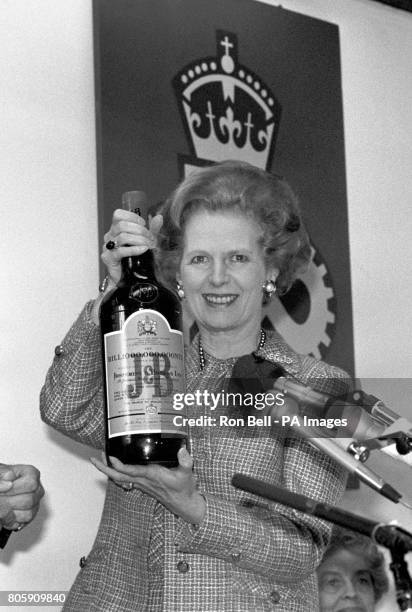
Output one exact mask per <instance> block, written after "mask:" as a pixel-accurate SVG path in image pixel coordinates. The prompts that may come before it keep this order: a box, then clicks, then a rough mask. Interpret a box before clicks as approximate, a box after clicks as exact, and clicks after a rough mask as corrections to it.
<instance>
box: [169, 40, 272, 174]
mask: <svg viewBox="0 0 412 612" xmlns="http://www.w3.org/2000/svg"><path fill="white" fill-rule="evenodd" d="M216 39H217V57H207V58H203V59H200V60H197V61H195V62H191V63H190V64H188V65H187V66H185V67H184V68H183V69H182V70H181V71H180V72H179V73H178V74H177V75H176V76H175V78H174V81H173V84H174V89H175V92H176V95H177V99H178V103H179V107H180V111H181V115H182V117H183V123H184V125H185V129H186V132H187V134H188V137H189V142H190V144H191V147H192V153H193V154H194V155H195V156H196V157H197V158H200V159H201V160H208V161H223V160H225V159H239V160H242V161H247V162H249V163H252V164H254V165H255V166H258V167H260V168H262V169H265V170H268V169H269V168H270V165H271V161H272V156H273V151H274V145H275V140H276V134H277V130H278V127H279V122H280V115H281V106H280V104H279V102H278V101H277V99H276V98H275V96H274V95H273V93H272V92H271V90H270V89H269V87H268V86H267V85H266V84H265V83H264V82H263V81H262V80H261V79H260V78H259V77H258V76H256V74H255V73H253V72H252V71H251V70H248V69H247V68H245V67H244V66H243V65H241V64H239V63H238V60H237V50H238V43H237V36H236V35H235V34H233V33H231V32H226V31H223V30H218V31H217V32H216Z"/></svg>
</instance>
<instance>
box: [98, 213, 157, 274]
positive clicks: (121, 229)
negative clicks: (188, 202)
mask: <svg viewBox="0 0 412 612" xmlns="http://www.w3.org/2000/svg"><path fill="white" fill-rule="evenodd" d="M162 224H163V217H162V215H156V216H155V217H151V218H150V220H149V227H148V228H147V227H146V223H145V221H144V219H142V217H140V216H139V215H137V214H136V213H134V212H130V211H128V210H123V209H121V208H118V209H116V210H115V211H114V213H113V218H112V224H111V226H110V229H109V231H108V232H107V233H106V234H105V235H104V244H103V250H102V254H101V259H102V261H103V263H104V264H105V266H106V269H107V274H108V276H109V281H111V284H114V285H116V284H117V283H118V282H119V280H120V277H121V274H122V267H121V260H122V259H123V257H130V256H133V255H141V254H142V253H144V252H145V251H147V249H153V248H155V247H156V244H157V234H158V232H159V230H160V228H161V227H162ZM110 240H112V241H113V242H114V243H115V244H116V248H114V249H111V250H109V249H107V247H106V244H107V243H108V242H109V241H110Z"/></svg>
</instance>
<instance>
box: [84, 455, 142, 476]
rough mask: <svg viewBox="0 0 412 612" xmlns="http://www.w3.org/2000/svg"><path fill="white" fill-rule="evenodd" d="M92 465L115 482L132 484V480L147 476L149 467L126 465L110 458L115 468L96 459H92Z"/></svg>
mask: <svg viewBox="0 0 412 612" xmlns="http://www.w3.org/2000/svg"><path fill="white" fill-rule="evenodd" d="M90 461H91V463H92V464H93V465H94V466H95V467H96V468H97V469H98V470H99V471H100V472H102V473H103V474H106V476H108V477H109V478H111V479H112V480H114V481H115V482H130V479H131V478H139V477H140V478H142V477H145V476H146V474H147V467H146V466H144V465H125V464H124V463H122V462H121V461H119V460H118V459H116V458H115V457H110V462H111V464H112V466H113V467H109V466H108V465H107V463H106V461H104V462H103V461H100V460H99V459H96V458H95V457H90Z"/></svg>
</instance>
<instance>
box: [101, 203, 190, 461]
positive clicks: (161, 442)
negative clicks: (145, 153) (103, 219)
mask: <svg viewBox="0 0 412 612" xmlns="http://www.w3.org/2000/svg"><path fill="white" fill-rule="evenodd" d="M122 205H123V208H126V209H127V210H131V211H133V212H136V213H138V214H140V216H142V217H143V218H147V198H146V195H145V194H144V193H143V192H142V191H129V192H126V193H124V194H123V197H122ZM100 327H101V333H102V355H103V372H104V395H105V404H106V422H107V427H106V433H107V435H106V455H107V457H109V456H114V457H117V458H118V459H120V460H121V461H122V462H123V463H128V464H148V463H158V464H161V465H163V466H166V467H174V466H177V465H178V462H177V452H178V450H179V448H180V447H181V446H182V445H184V444H186V439H187V431H186V429H185V428H183V427H179V426H177V425H175V424H174V417H176V416H177V415H178V413H177V412H176V411H175V410H174V409H173V396H174V394H175V393H183V392H184V386H185V385H184V356H183V333H182V309H181V305H180V301H179V299H178V297H177V296H176V295H175V294H174V293H172V292H171V291H170V290H169V289H167V288H166V287H164V286H162V285H161V284H160V283H159V282H158V281H157V279H156V276H155V271H154V257H153V252H152V251H151V250H147V251H146V252H145V253H143V254H142V255H139V256H133V257H125V258H123V259H122V278H121V280H120V282H119V283H118V285H117V288H116V289H115V290H114V291H112V292H110V293H109V294H108V295H107V296H105V298H104V300H103V302H102V305H101V308H100ZM180 420H181V419H180Z"/></svg>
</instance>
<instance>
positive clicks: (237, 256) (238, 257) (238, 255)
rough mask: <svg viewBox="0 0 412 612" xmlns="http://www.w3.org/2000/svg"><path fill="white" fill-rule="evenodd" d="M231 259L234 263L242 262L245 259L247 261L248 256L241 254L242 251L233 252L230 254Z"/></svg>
mask: <svg viewBox="0 0 412 612" xmlns="http://www.w3.org/2000/svg"><path fill="white" fill-rule="evenodd" d="M231 260H232V261H234V262H236V263H244V262H246V261H249V258H248V257H247V255H243V254H242V253H235V254H234V255H232V257H231Z"/></svg>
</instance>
